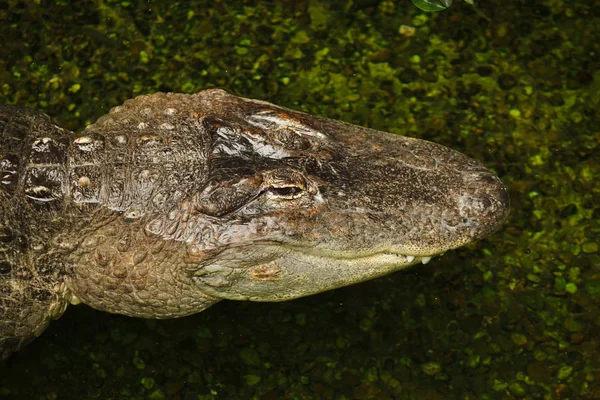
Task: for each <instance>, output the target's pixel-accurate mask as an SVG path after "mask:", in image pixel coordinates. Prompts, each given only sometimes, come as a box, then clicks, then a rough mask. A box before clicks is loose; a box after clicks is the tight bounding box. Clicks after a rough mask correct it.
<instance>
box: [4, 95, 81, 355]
mask: <svg viewBox="0 0 600 400" xmlns="http://www.w3.org/2000/svg"><path fill="white" fill-rule="evenodd" d="M69 134H70V132H69V131H66V130H64V129H62V128H60V127H58V126H57V125H55V124H54V123H53V122H52V120H51V119H50V118H49V117H48V116H46V115H45V114H42V113H40V112H37V111H33V110H29V109H25V108H19V107H13V106H7V105H0V176H1V181H0V358H5V357H6V356H8V355H9V354H10V353H12V352H13V351H15V350H18V349H20V348H21V347H23V346H24V345H25V344H26V343H27V342H29V341H30V340H31V339H33V338H34V337H35V336H37V335H38V334H39V333H41V332H42V331H43V330H44V328H45V327H46V325H47V324H48V321H49V319H51V318H57V317H58V316H60V315H61V314H62V312H63V311H64V309H65V308H66V305H67V300H66V299H65V298H64V297H63V296H62V295H61V294H60V293H61V292H62V291H63V290H64V289H63V285H64V282H63V274H64V267H63V265H62V264H61V262H60V261H58V259H57V258H55V257H54V256H53V252H52V251H49V248H50V246H49V240H50V238H51V237H52V236H54V235H55V234H56V232H57V231H58V230H60V228H61V227H62V226H64V223H65V221H64V218H63V216H64V212H63V211H64V207H65V206H64V203H63V202H60V201H54V200H58V199H60V198H62V196H63V194H64V184H65V181H66V164H65V158H66V151H67V147H68V146H67V144H68V140H69ZM49 317H50V318H49Z"/></svg>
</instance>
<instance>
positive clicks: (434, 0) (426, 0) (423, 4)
mask: <svg viewBox="0 0 600 400" xmlns="http://www.w3.org/2000/svg"><path fill="white" fill-rule="evenodd" d="M411 1H412V3H413V4H414V5H415V6H417V7H419V8H420V9H421V10H423V11H443V10H445V9H446V8H448V7H450V6H451V5H452V1H453V0H411Z"/></svg>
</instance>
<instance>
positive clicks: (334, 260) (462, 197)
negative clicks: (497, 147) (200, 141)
mask: <svg viewBox="0 0 600 400" xmlns="http://www.w3.org/2000/svg"><path fill="white" fill-rule="evenodd" d="M177 96H185V95H172V94H169V95H165V94H155V95H152V96H142V97H139V98H137V99H135V100H132V101H130V103H129V104H128V103H126V104H125V109H121V110H120V111H119V112H121V113H123V112H124V113H125V114H126V115H127V119H128V120H129V118H130V116H131V114H132V113H133V109H137V110H144V109H152V110H156V111H158V110H159V109H160V110H163V111H164V110H171V111H170V113H171V114H175V113H179V116H178V117H177V118H179V119H181V118H188V119H193V120H194V121H195V122H194V126H195V128H194V129H195V130H196V131H197V133H196V134H198V135H201V136H203V137H205V138H206V139H204V143H206V144H207V145H206V150H205V151H203V153H202V155H201V158H203V160H204V161H203V164H202V176H200V175H198V176H196V177H195V178H196V182H195V185H197V188H196V190H195V191H194V193H192V194H189V195H188V196H187V197H185V198H184V199H182V200H181V201H179V202H178V204H177V205H176V206H174V207H173V208H172V209H171V210H170V211H169V213H168V215H157V214H156V213H155V216H154V217H151V218H149V219H148V221H147V223H146V225H145V230H146V233H147V234H148V235H150V236H153V237H156V238H160V239H162V240H170V241H178V242H181V243H184V244H185V248H186V251H185V255H184V259H185V263H186V269H187V271H188V273H189V274H190V276H191V278H192V279H193V281H194V284H195V285H197V286H198V288H200V290H201V292H202V293H205V294H207V295H209V296H213V297H215V298H218V299H224V298H226V299H236V300H254V301H281V300H287V299H291V298H296V297H301V296H305V295H309V294H313V293H317V292H321V291H325V290H329V289H333V288H337V287H341V286H345V285H349V284H353V283H356V282H361V281H365V280H368V279H371V278H375V277H378V276H382V275H385V274H388V273H390V272H393V271H396V270H399V269H402V268H405V267H408V266H410V265H413V264H417V263H423V264H425V263H427V262H428V261H429V260H430V259H431V258H432V257H434V256H436V255H440V254H442V253H444V252H446V251H447V250H450V249H454V248H457V247H459V246H462V245H464V244H466V243H469V242H472V241H474V240H477V239H480V238H482V237H484V236H486V235H488V234H490V233H492V232H494V231H496V230H497V229H498V228H499V227H500V226H501V225H502V223H503V221H504V220H505V218H506V216H507V214H508V209H509V201H508V195H507V191H506V189H505V187H504V186H503V184H502V183H501V181H500V180H499V179H498V178H497V177H496V176H495V175H494V174H492V173H491V172H490V171H488V170H487V169H486V168H484V167H483V166H482V165H481V164H479V163H477V162H476V161H473V160H472V159H470V158H468V157H467V156H465V155H463V154H461V153H458V152H456V151H454V150H451V149H449V148H447V147H444V146H441V145H439V144H435V143H431V142H428V141H424V140H419V139H414V138H408V137H403V136H398V135H393V134H390V133H385V132H379V131H375V130H372V129H368V128H363V127H359V126H355V125H350V124H346V123H343V122H339V121H334V120H330V119H324V118H319V117H315V116H312V115H308V114H304V113H300V112H297V111H292V110H289V109H285V108H281V107H278V106H275V105H273V104H270V103H266V102H262V101H256V100H250V99H245V98H240V97H236V96H233V95H230V94H228V93H226V92H224V91H222V90H207V91H204V92H200V93H199V94H196V95H193V96H187V99H186V101H189V102H192V105H191V106H189V107H188V106H181V105H179V106H176V105H174V104H176V103H177V102H178V101H179V99H180V98H178V97H177ZM184 109H185V110H186V111H185V113H182V112H181V110H184ZM127 110H131V111H127ZM174 110H177V111H174ZM113 114H114V113H113ZM141 114H143V112H142V111H139V112H137V114H136V115H141ZM155 114H158V113H155ZM162 114H163V115H165V117H164V118H163V119H162V120H160V121H154V122H152V123H148V121H145V120H140V121H139V122H140V123H142V124H145V125H144V127H146V126H150V125H152V126H162V125H164V124H169V123H171V122H172V119H173V115H169V112H163V113H162ZM111 121H112V123H113V124H114V121H118V113H117V114H116V115H113V117H111ZM170 121H171V122H170ZM136 123H137V122H136ZM98 126H99V128H97V129H96V130H97V131H100V132H102V130H103V129H104V128H102V123H100V125H98ZM92 127H94V125H93V126H92Z"/></svg>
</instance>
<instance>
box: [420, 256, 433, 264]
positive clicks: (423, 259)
mask: <svg viewBox="0 0 600 400" xmlns="http://www.w3.org/2000/svg"><path fill="white" fill-rule="evenodd" d="M429 261H431V257H423V258H421V262H422V263H423V264H427V263H428V262H429Z"/></svg>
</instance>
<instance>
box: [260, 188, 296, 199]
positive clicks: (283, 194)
mask: <svg viewBox="0 0 600 400" xmlns="http://www.w3.org/2000/svg"><path fill="white" fill-rule="evenodd" d="M268 192H269V193H271V194H273V195H275V196H276V197H280V198H284V199H296V198H298V197H300V196H301V195H302V193H303V192H304V191H303V190H302V189H301V188H299V187H298V186H284V187H270V188H269V189H268Z"/></svg>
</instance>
